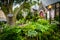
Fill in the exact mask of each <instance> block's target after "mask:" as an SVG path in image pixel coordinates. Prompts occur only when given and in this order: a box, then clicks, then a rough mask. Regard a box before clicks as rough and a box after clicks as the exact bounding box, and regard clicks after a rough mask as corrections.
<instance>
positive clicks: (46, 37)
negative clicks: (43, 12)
mask: <svg viewBox="0 0 60 40" xmlns="http://www.w3.org/2000/svg"><path fill="white" fill-rule="evenodd" d="M41 21H42V22H41ZM41 21H39V22H38V21H37V22H29V23H27V25H25V26H14V27H9V26H6V27H4V29H3V33H2V34H0V35H1V36H0V40H60V38H59V37H60V32H59V30H58V27H57V25H56V24H48V22H47V21H46V20H45V21H44V20H41ZM43 21H44V22H43ZM45 23H46V24H45Z"/></svg>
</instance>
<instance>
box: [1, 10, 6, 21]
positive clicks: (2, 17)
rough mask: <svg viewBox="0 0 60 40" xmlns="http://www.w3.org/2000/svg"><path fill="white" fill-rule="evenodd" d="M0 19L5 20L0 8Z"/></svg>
mask: <svg viewBox="0 0 60 40" xmlns="http://www.w3.org/2000/svg"><path fill="white" fill-rule="evenodd" d="M0 21H6V16H5V14H4V12H3V11H2V10H0Z"/></svg>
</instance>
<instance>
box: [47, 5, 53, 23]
mask: <svg viewBox="0 0 60 40" xmlns="http://www.w3.org/2000/svg"><path fill="white" fill-rule="evenodd" d="M51 8H52V6H51V5H49V6H48V9H49V16H50V18H49V23H50V24H51Z"/></svg>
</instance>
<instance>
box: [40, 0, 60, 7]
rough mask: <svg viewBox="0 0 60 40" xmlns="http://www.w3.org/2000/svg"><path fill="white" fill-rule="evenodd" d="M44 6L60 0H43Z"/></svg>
mask: <svg viewBox="0 0 60 40" xmlns="http://www.w3.org/2000/svg"><path fill="white" fill-rule="evenodd" d="M41 1H42V3H43V5H44V6H48V5H50V4H53V3H56V2H60V0H41Z"/></svg>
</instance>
